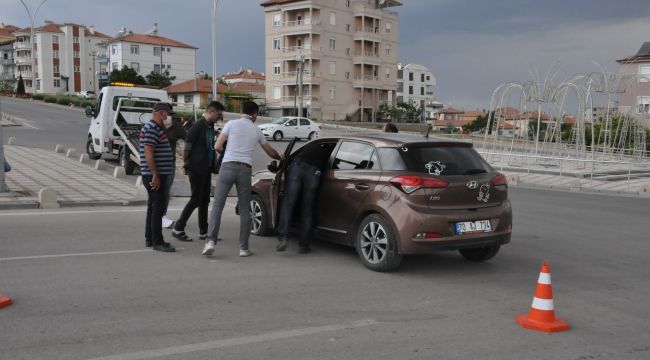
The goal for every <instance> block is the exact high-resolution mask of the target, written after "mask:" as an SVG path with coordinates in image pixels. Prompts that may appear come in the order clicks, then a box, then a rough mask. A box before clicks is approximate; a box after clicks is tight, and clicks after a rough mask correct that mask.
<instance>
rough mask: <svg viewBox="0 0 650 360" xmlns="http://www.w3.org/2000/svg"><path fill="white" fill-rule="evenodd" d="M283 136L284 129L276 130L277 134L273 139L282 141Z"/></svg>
mask: <svg viewBox="0 0 650 360" xmlns="http://www.w3.org/2000/svg"><path fill="white" fill-rule="evenodd" d="M282 138H283V135H282V131H276V132H275V134H273V140H275V141H280V140H282Z"/></svg>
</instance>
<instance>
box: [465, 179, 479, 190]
mask: <svg viewBox="0 0 650 360" xmlns="http://www.w3.org/2000/svg"><path fill="white" fill-rule="evenodd" d="M467 188H469V189H470V190H476V189H478V181H470V182H468V183H467Z"/></svg>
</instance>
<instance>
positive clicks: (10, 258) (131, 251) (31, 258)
mask: <svg viewBox="0 0 650 360" xmlns="http://www.w3.org/2000/svg"><path fill="white" fill-rule="evenodd" d="M152 251H153V250H151V249H140V250H122V251H103V252H88V253H73V254H55V255H34V256H16V257H8V258H0V262H3V261H17V260H35V259H53V258H63V257H74V256H98V255H116V254H136V253H143V252H152Z"/></svg>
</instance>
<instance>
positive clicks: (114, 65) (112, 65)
mask: <svg viewBox="0 0 650 360" xmlns="http://www.w3.org/2000/svg"><path fill="white" fill-rule="evenodd" d="M111 68H112V69H113V70H117V63H116V62H114V63H113V64H111Z"/></svg>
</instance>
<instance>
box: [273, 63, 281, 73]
mask: <svg viewBox="0 0 650 360" xmlns="http://www.w3.org/2000/svg"><path fill="white" fill-rule="evenodd" d="M280 72H281V68H280V63H273V75H280Z"/></svg>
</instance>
